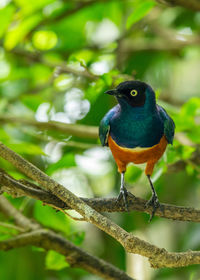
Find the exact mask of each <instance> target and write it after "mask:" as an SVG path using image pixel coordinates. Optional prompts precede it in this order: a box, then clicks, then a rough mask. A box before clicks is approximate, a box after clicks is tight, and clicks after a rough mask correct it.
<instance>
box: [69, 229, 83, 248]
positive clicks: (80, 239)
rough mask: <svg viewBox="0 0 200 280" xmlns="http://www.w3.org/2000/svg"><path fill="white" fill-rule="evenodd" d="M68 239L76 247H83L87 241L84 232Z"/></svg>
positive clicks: (79, 232)
mask: <svg viewBox="0 0 200 280" xmlns="http://www.w3.org/2000/svg"><path fill="white" fill-rule="evenodd" d="M68 238H69V240H70V241H71V242H73V243H74V244H75V245H81V244H82V243H83V241H84V239H85V232H84V231H78V232H74V233H73V234H71V235H70V236H68Z"/></svg>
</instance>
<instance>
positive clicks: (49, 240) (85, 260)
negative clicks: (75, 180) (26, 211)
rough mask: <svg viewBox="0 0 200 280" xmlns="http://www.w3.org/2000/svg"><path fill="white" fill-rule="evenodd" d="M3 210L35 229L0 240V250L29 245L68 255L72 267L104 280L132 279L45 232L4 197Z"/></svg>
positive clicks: (2, 200) (61, 238)
mask: <svg viewBox="0 0 200 280" xmlns="http://www.w3.org/2000/svg"><path fill="white" fill-rule="evenodd" d="M0 210H1V211H2V212H3V213H4V214H6V215H7V216H9V217H12V218H14V220H15V222H16V223H17V224H19V225H20V226H22V227H24V228H25V229H26V230H27V228H29V229H30V230H32V231H31V232H28V233H23V234H20V235H17V236H16V237H13V238H11V239H8V240H4V241H0V250H4V251H6V250H10V249H13V248H19V247H22V246H26V245H34V246H38V247H40V248H44V249H45V250H54V251H56V252H58V253H60V254H62V255H64V256H66V261H67V262H68V263H69V264H70V265H71V266H72V267H79V268H82V269H85V270H86V271H88V272H90V273H93V274H96V275H98V276H101V277H102V278H103V279H108V280H114V279H119V278H118V277H120V279H124V280H133V278H131V277H129V276H128V275H127V274H126V273H125V272H124V271H121V270H119V269H118V268H116V267H115V266H113V265H111V264H109V263H108V262H106V261H104V260H102V259H100V258H97V257H94V256H92V255H90V254H89V253H87V252H85V251H83V250H82V249H80V248H79V247H77V246H75V245H74V244H73V243H71V242H69V241H68V240H66V239H65V238H63V237H62V236H61V235H59V234H57V233H55V232H53V231H52V230H46V229H44V228H43V227H42V226H41V225H39V224H37V223H36V222H33V221H31V220H29V219H27V218H26V217H25V216H24V215H23V214H22V213H21V212H19V211H18V210H17V209H15V207H14V206H13V205H12V204H11V203H10V202H9V201H8V200H7V199H6V198H5V197H3V196H0ZM36 225H37V228H36V227H35V226H36Z"/></svg>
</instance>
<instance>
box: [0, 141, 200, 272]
mask: <svg viewBox="0 0 200 280" xmlns="http://www.w3.org/2000/svg"><path fill="white" fill-rule="evenodd" d="M0 156H1V157H2V158H4V159H5V160H7V161H9V162H10V163H12V164H13V165H14V166H15V167H16V168H17V169H18V170H20V171H21V172H22V173H23V174H25V175H26V176H28V177H29V178H31V179H32V180H34V181H35V182H37V183H38V184H39V185H40V186H42V188H43V189H45V190H46V191H48V192H50V193H52V194H53V195H54V196H56V197H57V198H58V199H60V200H61V201H63V203H65V204H67V205H69V206H70V207H71V208H72V209H74V210H76V211H77V212H78V213H79V214H80V215H81V216H82V217H83V218H84V219H85V220H86V221H87V222H90V223H92V224H93V225H95V226H96V227H98V228H99V229H101V230H103V231H104V232H106V233H107V234H109V235H110V236H112V237H113V238H114V239H116V240H117V241H118V242H119V243H120V244H121V245H122V246H123V247H124V249H125V250H126V251H127V252H129V253H134V254H139V255H142V256H144V257H147V258H148V259H149V262H150V264H151V265H152V266H153V267H155V268H158V267H181V266H187V265H191V264H200V252H199V251H188V252H183V253H170V252H167V251H166V250H165V249H163V248H159V247H157V246H155V245H153V244H150V243H148V242H146V241H144V240H142V239H139V238H137V237H135V236H134V235H133V234H131V233H128V232H127V231H125V230H124V229H122V228H121V227H120V226H118V225H117V224H115V223H114V222H112V221H111V220H110V219H108V218H106V217H105V216H103V215H102V214H100V213H98V212H97V211H96V210H94V209H93V208H91V207H90V206H89V205H88V204H87V203H86V202H84V201H83V200H82V199H80V198H78V197H77V196H75V195H74V194H73V193H71V192H70V191H69V190H68V189H67V188H66V187H64V186H62V185H61V184H59V183H57V182H56V181H54V180H53V179H52V178H50V177H49V176H47V175H46V174H45V173H43V172H42V171H41V170H39V169H38V168H37V167H36V166H34V165H32V164H31V163H30V162H28V161H27V160H25V159H24V158H22V157H21V156H19V155H18V154H16V153H15V152H13V151H12V150H10V149H9V148H8V147H6V146H5V145H4V144H3V143H0Z"/></svg>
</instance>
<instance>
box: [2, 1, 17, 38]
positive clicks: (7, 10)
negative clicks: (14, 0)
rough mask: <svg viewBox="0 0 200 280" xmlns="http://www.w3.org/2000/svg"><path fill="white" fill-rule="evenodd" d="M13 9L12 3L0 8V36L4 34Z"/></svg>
mask: <svg viewBox="0 0 200 280" xmlns="http://www.w3.org/2000/svg"><path fill="white" fill-rule="evenodd" d="M14 11H15V8H14V6H12V5H8V6H6V7H5V8H3V9H0V19H1V28H0V38H1V37H2V36H3V35H4V33H5V31H6V29H7V28H8V26H9V23H10V21H11V19H12V16H13V13H14Z"/></svg>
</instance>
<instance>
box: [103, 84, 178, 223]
mask: <svg viewBox="0 0 200 280" xmlns="http://www.w3.org/2000/svg"><path fill="white" fill-rule="evenodd" d="M107 93H108V94H111V95H114V96H115V97H116V98H117V101H118V103H119V104H118V105H116V106H115V107H114V108H112V109H111V110H110V111H109V112H108V113H107V114H106V115H105V117H104V118H103V119H102V121H101V123H100V127H99V136H100V140H101V143H102V145H103V146H105V145H109V147H110V149H111V151H112V154H113V157H114V159H115V161H116V163H117V165H118V170H119V172H120V173H121V188H120V194H119V196H118V200H120V199H121V197H123V199H124V202H125V207H126V209H128V202H127V195H128V192H127V190H126V188H125V187H124V173H125V171H126V166H127V164H128V163H129V162H133V163H136V164H137V163H146V168H145V174H146V175H147V178H148V180H149V183H150V186H151V190H152V197H151V199H150V200H149V202H148V203H147V204H148V205H152V206H153V211H152V216H151V218H152V217H153V215H154V213H155V211H156V209H157V208H158V207H159V205H160V204H159V201H158V197H157V194H156V191H155V189H154V187H153V184H152V182H151V179H150V176H151V175H152V173H153V169H154V165H155V164H156V162H157V161H158V160H159V159H160V157H161V156H162V155H163V153H164V151H165V149H166V147H167V144H172V142H173V138H174V129H175V125H174V122H173V120H172V119H171V118H170V116H169V115H168V114H167V113H166V111H165V110H164V109H163V108H162V107H161V106H159V105H157V104H156V100H155V93H154V91H153V89H152V88H151V87H150V86H149V85H147V84H146V83H143V82H140V81H127V82H124V83H121V84H119V85H118V86H117V88H116V89H114V90H110V91H108V92H107Z"/></svg>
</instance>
